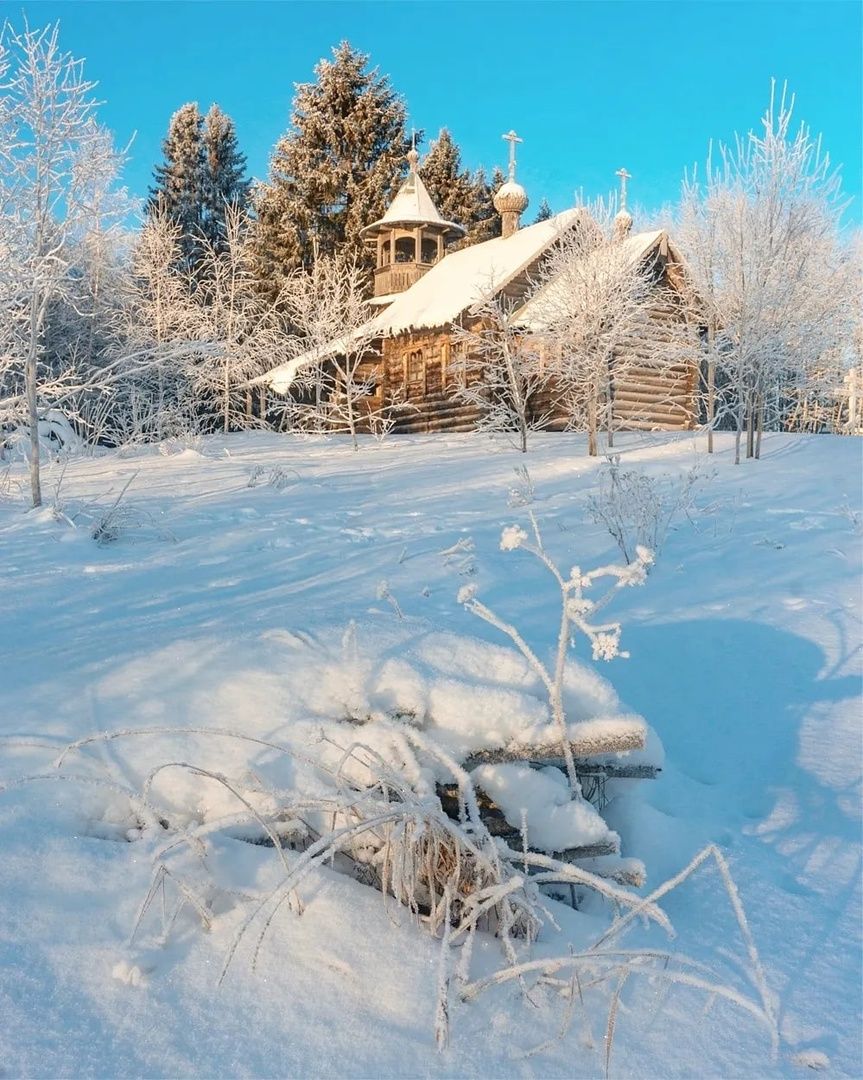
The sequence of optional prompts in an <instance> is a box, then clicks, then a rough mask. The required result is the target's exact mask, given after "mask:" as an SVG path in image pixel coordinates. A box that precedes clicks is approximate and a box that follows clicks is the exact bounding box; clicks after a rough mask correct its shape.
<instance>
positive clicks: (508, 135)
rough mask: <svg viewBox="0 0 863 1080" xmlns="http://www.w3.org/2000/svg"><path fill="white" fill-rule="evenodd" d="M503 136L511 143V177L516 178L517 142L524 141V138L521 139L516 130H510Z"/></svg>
mask: <svg viewBox="0 0 863 1080" xmlns="http://www.w3.org/2000/svg"><path fill="white" fill-rule="evenodd" d="M501 138H502V139H506V141H507V142H508V143H509V179H510V180H515V144H516V143H520V142H524V139H520V138H519V137H518V135H516V133H515V132H514V131H508V132H507V133H506V135H501Z"/></svg>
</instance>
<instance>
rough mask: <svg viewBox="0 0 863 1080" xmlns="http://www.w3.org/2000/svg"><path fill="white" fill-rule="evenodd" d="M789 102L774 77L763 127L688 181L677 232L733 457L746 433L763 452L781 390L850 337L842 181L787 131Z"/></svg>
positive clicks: (715, 419) (711, 397) (714, 408)
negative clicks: (732, 443) (700, 176)
mask: <svg viewBox="0 0 863 1080" xmlns="http://www.w3.org/2000/svg"><path fill="white" fill-rule="evenodd" d="M793 105H794V102H793V98H791V97H789V95H788V94H787V90H786V89H785V88H783V90H782V92H781V94H780V95H779V97H778V100H777V95H776V88H775V85H774V87H773V90H772V92H771V98H770V103H769V105H768V108H767V110H766V111H765V114H764V116H763V118H762V128H761V132H760V133H755V132H750V133H749V134H748V135H747V136H746V137H741V136H738V137H737V138H736V139H735V141H734V143H733V145H731V146H721V147H720V149H719V153H718V158H717V159H714V158H713V157H712V156H711V157H710V158H708V162H707V166H706V169H705V172H704V178H703V180H699V179H698V177H697V176H696V177H693V178H691V179H689V180H687V181H686V182H685V184H684V194H683V205H682V210H681V223H680V229H679V241H680V244H681V247H682V249H683V252H684V255H685V257H686V261H687V265H688V268H689V282H690V285H691V288H692V293H693V306H694V307H696V308H700V309H701V310H702V311H703V312H704V319H705V322H706V325H707V334H706V342H705V353H706V355H705V361H706V363H705V366H706V372H707V378H706V400H707V416H708V429H709V431H711V432H712V429H713V428H714V427H715V426H717V425H719V424H720V423H722V421H723V420H724V419H725V417H727V416H730V417H731V420H732V423H733V427H734V429H735V432H736V452H735V458H736V460H737V461H739V460H740V457H741V450H742V442H743V436H744V434H745V435H746V451H745V452H746V456H747V457H758V456H759V454H760V444H761V433H762V431H763V430H764V428H765V426H769V425H773V424H776V423H777V422H778V421H779V420H780V419H781V414H782V407H783V406H782V402H783V399H785V396H786V395H785V393H784V390H787V388H789V387H792V386H794V385H795V384H799V383H800V382H801V380H803V381H805V378H806V371H807V369H812V367H813V366H814V367H815V368H817V367H818V366H819V363H820V358H827V357H828V356H829V355H830V354H831V353H833V354H835V353H836V351H837V350H838V351H840V352H841V350H842V349H843V345H844V344H847V343H850V335H851V327H850V321H849V315H850V312H851V311H852V310H853V300H852V294H851V292H850V291H849V285H850V282H851V280H852V275H850V274H849V273H848V269H847V263H848V257H849V249H848V246H847V244H846V243H845V242H844V241H843V238H842V236H841V233H840V225H841V218H842V213H843V211H844V208H845V206H846V201H845V200H844V198H843V196H842V190H841V180H840V176H839V173H838V172H837V171H836V170H835V169H834V168H833V167H832V165H831V163H830V158H829V156H828V155H827V154H825V153H824V152H823V151H822V149H821V141H820V138H816V137H814V136H813V135H812V134H811V132H810V130H809V128H808V127H807V126H806V125H805V124H801V125H800V126H799V128H798V129H797V131H796V132H793V131H792V115H793ZM717 388H719V390H718V389H717Z"/></svg>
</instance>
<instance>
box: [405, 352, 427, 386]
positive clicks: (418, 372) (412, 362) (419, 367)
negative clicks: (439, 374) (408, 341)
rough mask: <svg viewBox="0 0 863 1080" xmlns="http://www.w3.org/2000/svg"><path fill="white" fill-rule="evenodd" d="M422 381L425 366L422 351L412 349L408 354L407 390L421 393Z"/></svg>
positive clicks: (423, 379)
mask: <svg viewBox="0 0 863 1080" xmlns="http://www.w3.org/2000/svg"><path fill="white" fill-rule="evenodd" d="M424 381H425V365H424V364H423V353H422V349H414V350H413V351H412V352H409V353H408V389H409V390H413V391H415V392H416V391H419V392H422V389H423V383H424Z"/></svg>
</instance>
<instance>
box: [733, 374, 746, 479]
mask: <svg viewBox="0 0 863 1080" xmlns="http://www.w3.org/2000/svg"><path fill="white" fill-rule="evenodd" d="M745 407H746V406H745V404H744V401H743V393H742V392H738V399H737V430H736V431H735V432H734V464H735V465H739V464H740V440H741V438H742V436H743V424H744V415H745V414H744V409H745Z"/></svg>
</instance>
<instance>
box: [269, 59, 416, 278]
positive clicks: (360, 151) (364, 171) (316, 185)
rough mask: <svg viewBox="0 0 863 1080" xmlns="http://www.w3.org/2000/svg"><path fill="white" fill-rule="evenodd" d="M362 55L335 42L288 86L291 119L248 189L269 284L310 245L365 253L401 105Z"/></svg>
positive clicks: (305, 258)
mask: <svg viewBox="0 0 863 1080" xmlns="http://www.w3.org/2000/svg"><path fill="white" fill-rule="evenodd" d="M368 59H369V58H368V56H366V55H365V54H364V53H361V52H359V51H358V50H357V49H354V48H353V47H352V46H351V45H350V44H349V43H348V42H346V41H345V42H342V44H341V45H339V46H338V47H337V48H336V49H334V50H333V58H332V60H322V61H321V62H320V63H319V64H318V65H317V66H316V68H315V81H314V82H310V83H304V84H301V85H299V86H298V87H297V91H296V96H295V98H294V106H293V112H292V114H291V128H290V129H289V131H288V132H287V133H286V134H285V135H284V136H282V138H281V139H279V141H278V143H277V144H276V147H275V150H274V152H273V156H272V159H271V161H270V178H269V181H268V183H266V184H262V185H261V186H260V188H259V189H258V191H257V194H256V198H255V209H256V212H257V215H258V224H257V229H256V247H257V251H258V260H259V270H260V273H261V275H262V278H263V282H262V283H263V284H264V285H266V286H267V287H268V288H269V289H270V290H272V291H274V290H275V289H276V288H278V285H279V282H280V281H281V280H283V279H284V277H285V276H286V275H287V274H289V273H290V272H291V270H293V269H294V268H296V267H297V266H300V265H306V266H308V265H310V264H311V263H312V262H313V260H314V258H315V257H316V254H320V255H325V254H332V253H335V252H337V251H340V252H343V253H345V254H348V255H357V256H359V257H360V258H362V259H365V258H366V257H367V250H366V248H365V245H363V243H362V241H361V240H360V237H359V232H360V230H361V229H362V228H363V226H365V225H368V224H370V223H371V222H373V221H375V220H376V219H377V218H380V217H381V216H382V215H383V213H384V211H385V210H386V208H387V205H388V204H389V202H390V200H391V198H392V196H393V195H394V194H395V190H396V189H397V187H398V185H399V183H400V182H401V181H402V179H403V178H404V175H405V168H406V166H405V155H406V154H407V151H408V149H409V148H410V140H409V139H408V137H407V135H406V133H405V107H404V104H403V102H402V100H401V98H400V97H399V96H398V95H397V94H396V93H395V91H394V90H393V89H392V87H391V86H390V84H389V80H388V79H387V78H386V76H383V75H380V74H379V73H378V71H377V69H372V70H367V65H368Z"/></svg>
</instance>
